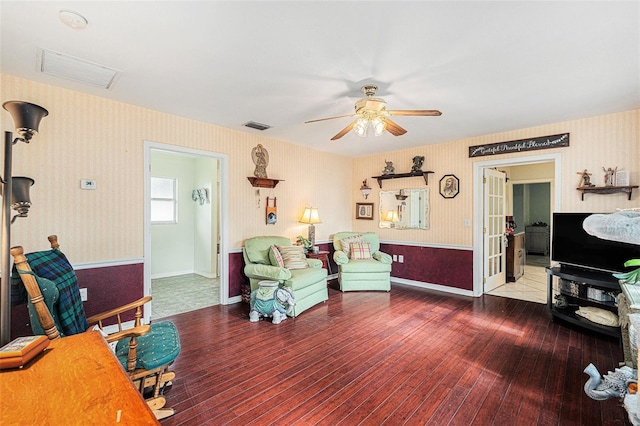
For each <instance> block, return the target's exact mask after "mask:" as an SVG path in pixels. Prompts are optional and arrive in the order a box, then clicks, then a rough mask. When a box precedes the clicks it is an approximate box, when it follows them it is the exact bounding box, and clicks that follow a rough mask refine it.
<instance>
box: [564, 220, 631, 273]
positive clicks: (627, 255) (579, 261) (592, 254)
mask: <svg viewBox="0 0 640 426" xmlns="http://www.w3.org/2000/svg"><path fill="white" fill-rule="evenodd" d="M591 214H592V213H554V214H553V236H552V239H551V259H552V260H553V261H555V262H559V263H560V264H561V265H563V266H564V265H567V266H574V267H580V268H588V269H595V270H599V271H607V272H626V271H629V270H631V269H635V267H633V268H625V267H624V262H626V261H627V260H629V259H640V245H637V244H629V243H621V242H617V241H610V240H603V239H601V238H598V237H595V236H593V235H589V234H587V232H586V231H585V230H584V228H583V227H582V222H583V221H584V220H585V218H587V217H588V216H590V215H591Z"/></svg>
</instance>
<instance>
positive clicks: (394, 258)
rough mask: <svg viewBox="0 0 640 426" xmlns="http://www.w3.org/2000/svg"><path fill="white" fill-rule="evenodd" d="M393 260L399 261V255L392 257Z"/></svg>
mask: <svg viewBox="0 0 640 426" xmlns="http://www.w3.org/2000/svg"><path fill="white" fill-rule="evenodd" d="M391 258H392V259H393V261H394V262H397V261H398V255H397V254H394V255H393V256H391Z"/></svg>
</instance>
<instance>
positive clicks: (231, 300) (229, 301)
mask: <svg viewBox="0 0 640 426" xmlns="http://www.w3.org/2000/svg"><path fill="white" fill-rule="evenodd" d="M240 302H242V296H233V297H230V298H228V299H227V303H225V305H233V304H234V303H240Z"/></svg>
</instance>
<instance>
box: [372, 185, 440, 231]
mask: <svg viewBox="0 0 640 426" xmlns="http://www.w3.org/2000/svg"><path fill="white" fill-rule="evenodd" d="M379 205H380V224H379V226H380V228H395V229H429V188H422V189H411V188H409V189H400V190H395V191H380V204H379Z"/></svg>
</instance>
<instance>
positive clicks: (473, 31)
mask: <svg viewBox="0 0 640 426" xmlns="http://www.w3.org/2000/svg"><path fill="white" fill-rule="evenodd" d="M60 9H72V10H74V11H77V12H79V13H81V14H82V15H83V16H84V17H86V18H87V20H88V21H89V25H88V26H87V28H86V29H85V30H82V31H79V30H74V29H71V28H69V27H67V26H65V25H63V24H62V23H61V22H60V20H59V18H58V12H59V10H60ZM0 13H1V25H2V27H1V36H2V38H1V43H2V44H1V47H2V54H1V61H2V62H1V71H2V73H7V74H12V75H17V76H21V77H24V78H27V79H30V80H36V81H41V82H45V83H48V84H52V85H56V86H61V87H65V88H68V89H72V90H76V91H81V92H86V93H90V94H94V95H98V96H102V97H105V98H110V99H114V100H117V101H122V102H126V103H129V104H133V105H139V106H142V107H145V108H150V109H154V110H157V111H162V112H165V113H169V114H174V115H178V116H183V117H188V118H191V119H194V120H199V121H204V122H208V123H213V124H217V125H220V126H224V127H228V128H232V129H238V130H242V131H247V132H252V133H256V134H260V135H263V136H267V137H273V138H277V139H282V140H286V141H290V142H292V143H296V144H304V145H308V146H310V147H313V148H315V149H318V150H323V151H329V152H334V153H338V154H341V155H345V156H353V157H359V156H364V155H369V154H373V153H380V152H385V151H391V150H396V149H404V148H410V147H414V146H423V145H427V144H433V143H442V142H447V141H452V140H457V139H462V138H468V137H472V136H478V135H486V134H491V133H496V132H502V131H508V130H512V129H521V128H527V127H532V126H537V125H542V124H549V123H556V122H560V121H565V120H572V119H576V118H583V117H591V116H596V115H601V114H607V113H614V112H619V111H626V110H631V109H636V108H640V2H638V1H627V2H623V1H600V2H598V1H565V2H555V1H537V2H519V1H518V2H516V1H513V2H490V1H468V2H459V1H448V2H443V1H429V2H426V1H425V2H416V1H412V2H400V1H386V2H367V1H348V2H347V1H343V2H328V1H298V2H293V1H288V2H279V1H256V2H245V1H233V2H231V1H194V2H187V1H180V2H149V1H130V2H115V1H104V2H101V1H85V2H58V1H46V2H35V1H4V0H3V1H2V2H0ZM43 48H44V49H51V50H54V51H57V52H61V53H65V54H68V55H71V56H75V57H78V58H81V59H85V60H88V61H92V62H96V63H98V64H102V65H105V66H108V67H111V68H115V69H117V70H119V71H121V73H120V75H119V77H118V79H117V81H116V82H115V84H114V85H113V87H112V88H111V89H109V90H107V89H99V88H95V87H93V86H89V85H83V84H79V83H76V82H73V81H69V80H65V79H61V78H58V77H53V76H49V75H46V74H43V73H41V72H39V71H37V60H36V58H37V54H38V50H39V49H43ZM371 82H373V83H376V84H378V85H379V86H380V90H379V92H378V96H380V97H382V98H384V99H385V100H386V101H387V104H388V108H389V109H438V110H440V111H442V113H443V115H442V116H441V117H396V118H395V121H396V122H397V123H398V124H400V125H401V126H402V127H404V128H405V129H407V131H408V132H407V133H406V134H405V135H403V136H399V137H394V136H391V135H390V134H385V135H383V136H380V137H374V136H373V135H370V136H369V137H367V138H364V139H363V138H359V137H358V136H356V135H355V134H353V132H352V133H350V134H348V135H346V136H345V137H343V138H342V139H339V140H338V141H333V142H332V141H329V139H330V138H331V137H332V136H333V135H335V134H336V133H338V132H339V131H340V130H341V129H342V128H344V127H345V126H347V125H348V124H349V123H350V119H349V118H341V119H336V120H329V121H323V122H319V123H313V124H304V121H306V120H311V119H317V118H324V117H331V116H337V115H345V114H350V113H352V112H353V105H354V103H355V101H356V100H358V99H359V98H361V97H363V95H362V93H361V92H360V87H361V86H362V85H363V84H364V83H371ZM1 100H2V101H6V100H8V99H1ZM43 106H44V107H45V108H46V107H47V106H46V105H43ZM247 121H257V122H260V123H264V124H268V125H271V126H273V127H272V128H271V129H269V130H266V131H264V132H260V131H257V130H252V129H247V128H246V127H243V126H242V124H243V123H245V122H247Z"/></svg>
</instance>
